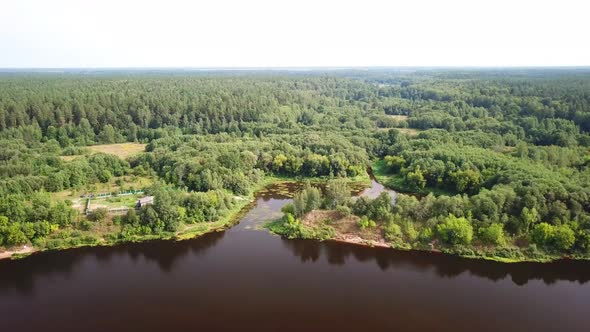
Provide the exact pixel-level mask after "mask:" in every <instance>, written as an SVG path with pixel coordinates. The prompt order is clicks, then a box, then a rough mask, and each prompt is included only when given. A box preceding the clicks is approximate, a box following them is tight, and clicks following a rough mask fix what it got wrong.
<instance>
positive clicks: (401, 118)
mask: <svg viewBox="0 0 590 332" xmlns="http://www.w3.org/2000/svg"><path fill="white" fill-rule="evenodd" d="M387 117H388V118H390V119H393V120H396V121H406V120H408V116H407V115H395V114H387Z"/></svg>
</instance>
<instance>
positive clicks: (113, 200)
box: [90, 194, 144, 210]
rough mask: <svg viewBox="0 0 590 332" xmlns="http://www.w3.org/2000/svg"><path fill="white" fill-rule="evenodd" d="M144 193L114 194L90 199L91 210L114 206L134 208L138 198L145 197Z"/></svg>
mask: <svg viewBox="0 0 590 332" xmlns="http://www.w3.org/2000/svg"><path fill="white" fill-rule="evenodd" d="M143 196H144V195H143V194H137V195H125V196H113V197H108V198H103V199H92V201H90V210H94V209H98V208H106V209H113V208H123V207H128V208H133V207H135V204H136V203H137V200H138V199H140V198H141V197H143Z"/></svg>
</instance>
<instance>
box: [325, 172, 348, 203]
mask: <svg viewBox="0 0 590 332" xmlns="http://www.w3.org/2000/svg"><path fill="white" fill-rule="evenodd" d="M324 195H325V205H326V207H328V208H330V209H334V208H336V207H337V206H339V205H345V204H346V203H348V202H349V201H350V189H349V188H348V184H347V181H346V180H345V179H336V180H330V181H328V183H327V184H326V190H325V194H324Z"/></svg>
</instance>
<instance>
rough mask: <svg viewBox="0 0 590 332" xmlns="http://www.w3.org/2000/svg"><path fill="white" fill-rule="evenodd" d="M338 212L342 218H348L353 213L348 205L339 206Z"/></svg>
mask: <svg viewBox="0 0 590 332" xmlns="http://www.w3.org/2000/svg"><path fill="white" fill-rule="evenodd" d="M336 212H338V215H340V217H348V216H350V214H351V213H352V212H351V210H350V208H349V207H348V206H346V205H338V206H337V207H336Z"/></svg>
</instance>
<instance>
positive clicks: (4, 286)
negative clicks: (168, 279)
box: [0, 232, 225, 294]
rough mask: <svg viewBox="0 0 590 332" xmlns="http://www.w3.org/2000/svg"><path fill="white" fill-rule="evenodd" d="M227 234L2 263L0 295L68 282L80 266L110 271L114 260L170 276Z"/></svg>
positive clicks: (126, 245)
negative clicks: (44, 282)
mask: <svg viewBox="0 0 590 332" xmlns="http://www.w3.org/2000/svg"><path fill="white" fill-rule="evenodd" d="M224 236H225V233H223V232H216V233H209V234H206V235H204V236H202V237H200V238H199V239H195V240H188V241H179V242H173V241H150V242H143V243H131V244H124V245H119V246H114V247H94V248H78V249H71V250H65V251H59V252H55V251H54V252H42V253H38V254H35V255H32V256H31V257H29V258H27V259H21V260H15V261H9V260H5V261H2V262H0V294H1V293H2V292H3V291H6V290H11V289H14V290H16V291H18V292H19V293H22V294H33V292H34V286H35V280H37V279H41V278H52V277H55V276H59V277H61V278H65V279H68V278H70V276H71V275H72V272H73V271H74V270H75V269H76V267H77V266H79V265H82V264H84V262H85V261H86V260H89V259H96V261H97V263H98V265H99V266H100V267H101V268H104V269H108V268H110V267H111V264H112V262H113V259H114V258H121V257H129V258H130V259H131V261H133V262H135V263H138V262H140V261H141V260H142V259H143V260H145V261H147V262H151V263H155V264H157V266H158V267H159V269H160V271H162V272H166V273H168V272H171V271H172V270H174V268H175V264H176V263H177V262H178V261H179V260H180V259H181V258H182V257H185V256H187V255H188V254H189V253H191V254H193V255H196V256H200V255H203V254H204V253H205V252H206V251H207V250H208V249H210V248H212V247H214V246H215V245H216V244H217V243H219V242H220V241H221V239H223V237H224Z"/></svg>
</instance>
